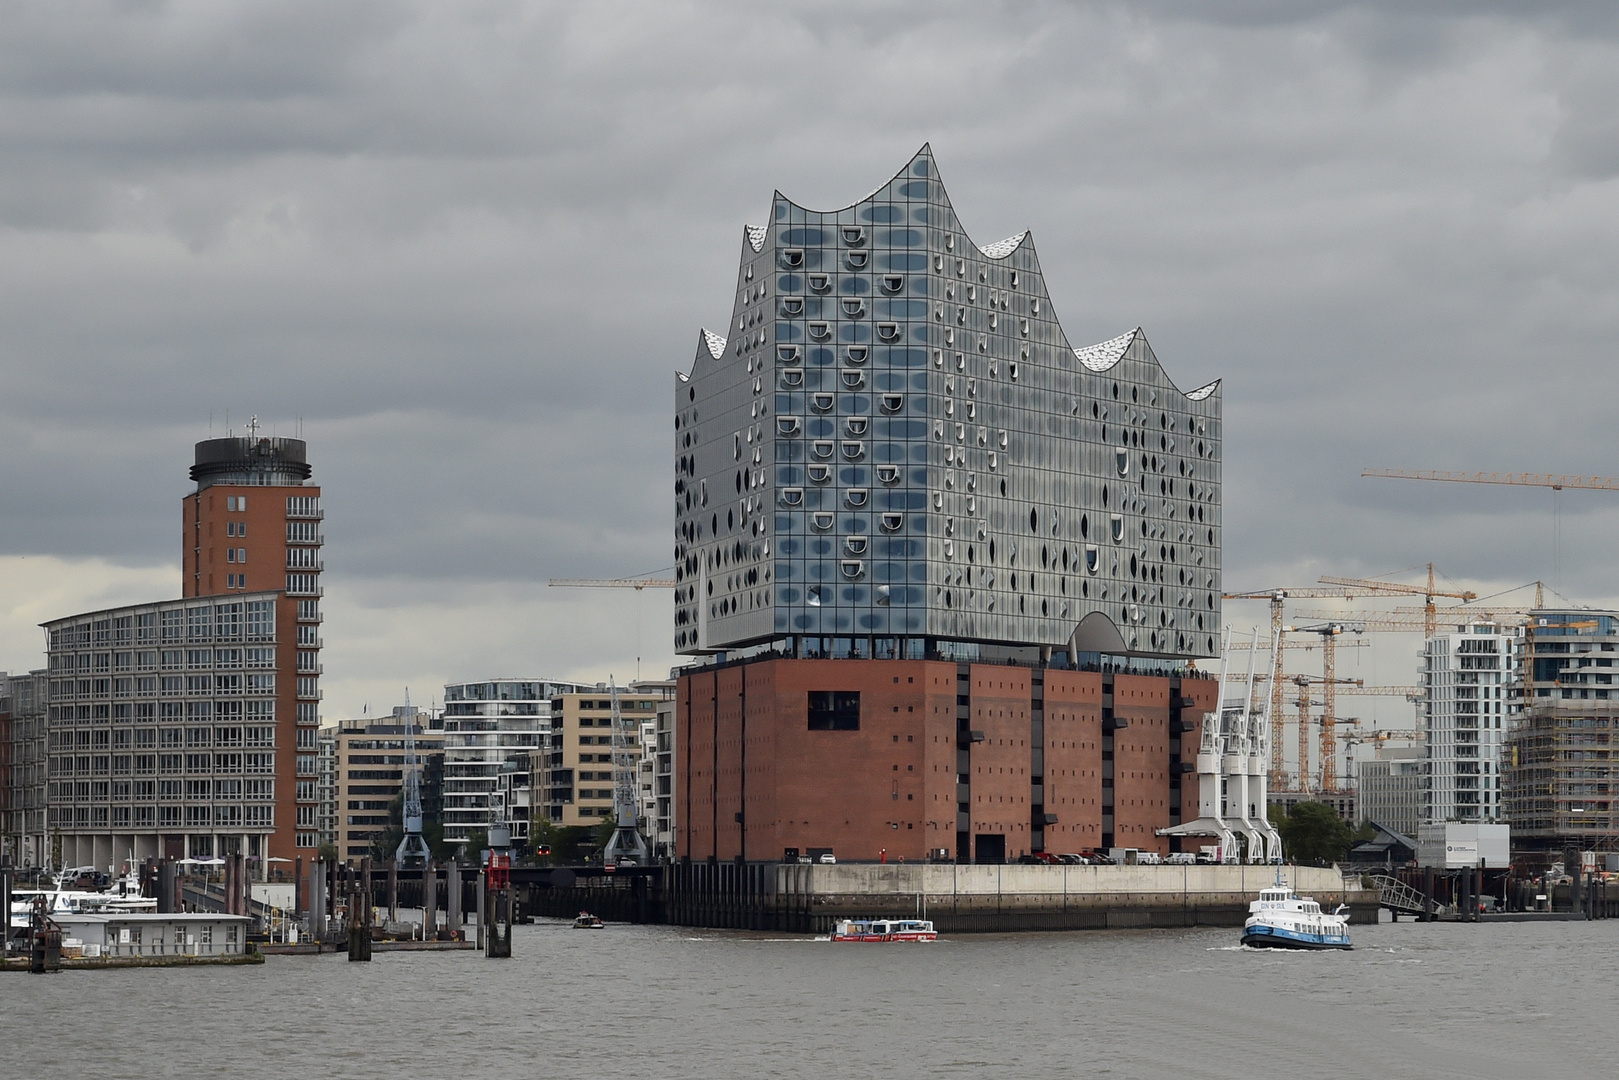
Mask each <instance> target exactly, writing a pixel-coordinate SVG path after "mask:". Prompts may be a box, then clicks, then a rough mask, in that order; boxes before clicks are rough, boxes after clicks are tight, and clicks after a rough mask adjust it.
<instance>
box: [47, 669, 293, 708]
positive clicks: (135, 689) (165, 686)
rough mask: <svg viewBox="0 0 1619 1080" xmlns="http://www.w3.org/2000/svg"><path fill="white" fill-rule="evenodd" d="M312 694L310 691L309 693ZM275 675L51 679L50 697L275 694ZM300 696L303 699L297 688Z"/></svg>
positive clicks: (59, 698)
mask: <svg viewBox="0 0 1619 1080" xmlns="http://www.w3.org/2000/svg"><path fill="white" fill-rule="evenodd" d="M299 682H300V684H301V683H302V682H303V680H299ZM311 692H312V691H311ZM274 693H275V673H274V672H264V673H262V674H246V675H237V674H214V675H137V676H132V677H128V678H112V679H53V680H52V681H51V697H52V699H53V700H57V701H70V700H72V699H74V698H110V697H114V696H117V697H130V696H135V697H160V696H161V697H183V696H188V695H196V694H274ZM299 696H306V695H305V694H304V692H303V689H302V686H301V685H300V689H299Z"/></svg>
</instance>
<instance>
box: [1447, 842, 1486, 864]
mask: <svg viewBox="0 0 1619 1080" xmlns="http://www.w3.org/2000/svg"><path fill="white" fill-rule="evenodd" d="M1445 865H1446V866H1477V865H1478V841H1477V840H1451V841H1449V842H1448V843H1446V844H1445Z"/></svg>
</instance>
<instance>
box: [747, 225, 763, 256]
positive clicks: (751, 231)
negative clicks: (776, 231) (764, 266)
mask: <svg viewBox="0 0 1619 1080" xmlns="http://www.w3.org/2000/svg"><path fill="white" fill-rule="evenodd" d="M742 228H743V230H744V231H745V232H746V233H747V237H748V246H749V247H751V248H752V249H753V250H754V251H760V250H762V249H763V248H764V246H765V239H766V238H767V237H769V236H770V226H768V225H744V226H742Z"/></svg>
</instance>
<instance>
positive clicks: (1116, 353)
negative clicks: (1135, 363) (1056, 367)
mask: <svg viewBox="0 0 1619 1080" xmlns="http://www.w3.org/2000/svg"><path fill="white" fill-rule="evenodd" d="M1139 333H1141V329H1140V328H1139V327H1137V328H1136V329H1134V330H1132V331H1130V332H1129V333H1128V334H1120V335H1119V336H1118V337H1116V338H1109V339H1108V340H1106V341H1103V342H1100V343H1099V344H1096V345H1087V346H1085V347H1084V348H1083V349H1075V350H1074V357H1075V359H1077V360H1078V361H1079V362H1080V363H1081V364H1083V365H1084V366H1085V367H1087V368H1089V369H1090V370H1091V371H1106V370H1107V369H1108V368H1110V367H1112V366H1113V365H1114V364H1117V363H1118V362H1119V361H1120V360H1122V359H1124V352H1125V350H1126V349H1128V348H1129V347H1130V343H1131V342H1132V341H1134V340H1135V339H1136V335H1137V334H1139Z"/></svg>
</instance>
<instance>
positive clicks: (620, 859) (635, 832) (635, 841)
mask: <svg viewBox="0 0 1619 1080" xmlns="http://www.w3.org/2000/svg"><path fill="white" fill-rule="evenodd" d="M607 680H608V683H609V684H610V686H611V689H612V692H611V695H610V697H611V699H612V704H613V820H614V822H615V823H616V827H615V828H614V829H613V836H612V839H610V840H608V841H607V847H606V848H604V849H603V850H602V862H604V863H607V864H609V865H615V866H616V865H619V864H622V865H625V866H645V865H646V864H647V863H648V862H650V861H651V858H652V849H651V848H649V847H648V846H647V842H646V837H644V836H642V835H641V830H640V828H639V827H638V825H637V823H636V817H637V811H638V808H637V806H636V797H635V777H636V756H635V754H634V753H632V751H631V747H632V744H631V742H630V735H629V732H627V731H626V730H625V721H624V710H623V708H622V707H621V706H620V705H619V701H618V682H617V680H615V679H614V678H613V677H612V676H611V675H609V676H608V677H607ZM636 737H637V738H639V737H640V733H639V732H637V733H636Z"/></svg>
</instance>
